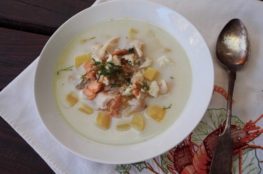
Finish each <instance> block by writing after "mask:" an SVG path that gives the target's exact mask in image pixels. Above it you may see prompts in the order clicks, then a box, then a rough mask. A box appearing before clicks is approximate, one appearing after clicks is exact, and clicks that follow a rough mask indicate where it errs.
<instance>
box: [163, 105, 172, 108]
mask: <svg viewBox="0 0 263 174" xmlns="http://www.w3.org/2000/svg"><path fill="white" fill-rule="evenodd" d="M171 107H172V104H170V105H169V106H164V107H163V109H171Z"/></svg>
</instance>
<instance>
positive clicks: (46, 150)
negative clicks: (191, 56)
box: [0, 0, 263, 174]
mask: <svg viewBox="0 0 263 174" xmlns="http://www.w3.org/2000/svg"><path fill="white" fill-rule="evenodd" d="M104 1H109V0H99V1H97V2H96V3H99V2H104ZM152 1H155V2H158V3H162V4H163V5H166V6H168V7H170V8H173V9H175V10H176V11H177V12H179V13H181V14H182V15H183V16H185V17H186V18H187V19H188V20H190V21H191V22H192V23H193V24H194V25H195V26H196V27H197V29H198V30H199V31H200V32H201V34H202V35H203V37H204V38H205V40H206V42H207V44H208V47H209V49H210V51H211V53H212V56H213V58H214V64H215V74H216V79H215V84H216V85H219V86H221V87H223V88H225V89H226V86H227V74H226V72H225V71H224V70H223V69H222V68H221V66H219V65H218V62H217V61H216V58H215V55H214V48H215V42H216V39H217V36H218V34H219V32H220V31H221V29H222V27H223V26H224V25H225V24H226V23H227V22H228V21H229V20H230V19H232V18H240V19H242V21H243V22H244V23H245V25H246V26H247V29H248V32H249V38H250V44H251V54H250V57H249V62H248V64H247V66H246V67H245V68H244V69H243V70H241V71H240V72H238V74H237V81H236V88H235V94H234V101H235V103H234V108H233V113H234V114H235V115H238V116H239V117H240V118H241V120H243V122H247V120H250V119H252V120H255V119H256V118H258V116H259V115H261V114H263V60H262V59H263V2H260V1H258V0H232V1H229V0H218V1H215V0H198V1H195V0H152ZM37 61H38V59H36V60H35V61H34V62H33V63H32V64H31V65H30V66H29V67H27V68H26V70H24V71H23V72H22V73H21V74H20V75H19V76H18V77H17V78H16V79H14V80H13V81H12V82H11V83H10V84H9V85H8V86H7V87H6V88H5V89H3V90H2V91H1V92H0V115H1V116H2V117H3V119H4V120H6V121H7V122H8V123H9V124H10V125H11V126H12V127H13V128H14V129H15V130H16V131H17V132H18V133H19V134H20V135H21V136H22V137H23V138H24V139H25V141H27V142H28V143H29V144H30V145H31V146H32V147H33V148H34V150H35V151H36V152H37V153H38V154H39V155H40V156H41V157H42V158H43V159H44V160H45V161H46V162H47V164H48V165H49V166H50V167H51V168H52V169H53V170H54V171H55V172H56V173H69V174H71V173H72V174H76V173H77V174H82V173H83V174H84V173H100V174H101V173H125V172H127V171H129V172H130V173H140V172H141V173H148V172H149V171H154V172H157V173H162V172H165V173H166V172H168V170H166V169H167V166H166V168H165V167H164V168H160V167H158V165H157V164H158V162H160V163H161V161H160V160H163V159H160V158H156V161H157V163H156V162H155V161H153V160H149V161H148V162H147V163H143V164H146V166H143V165H141V166H140V165H139V166H136V165H135V166H131V165H121V166H117V167H116V166H115V165H105V164H99V163H95V162H91V161H88V160H85V159H82V158H80V157H78V156H76V155H74V154H72V153H71V152H69V151H68V150H67V149H65V148H64V147H63V146H61V145H60V144H59V143H58V142H57V141H56V140H55V139H54V138H53V137H52V136H51V135H50V134H49V133H48V131H47V129H46V128H45V127H44V125H43V124H42V122H41V121H40V118H39V116H38V114H37V111H36V107H35V104H34V94H33V82H34V73H35V69H36V63H37ZM218 89H221V88H218ZM219 91H220V90H219ZM221 92H222V90H221ZM224 107H225V100H224V99H223V98H222V97H221V96H220V95H218V94H217V93H215V94H214V96H213V99H212V101H211V105H210V108H224ZM212 112H213V113H216V112H217V111H216V110H212V111H211V112H210V111H208V114H211V113H212ZM206 115H207V114H206ZM219 116H220V115H219ZM208 117H209V116H205V118H204V122H205V119H207V118H208ZM211 118H212V117H211ZM262 122H263V120H262V121H261V123H259V125H261V126H263V124H262ZM202 124H203V123H202ZM197 131H198V130H197ZM255 144H257V145H263V139H262V136H261V137H259V138H257V139H256V141H255ZM256 156H257V160H261V161H262V158H263V154H262V152H258V151H257V152H256ZM250 161H253V160H250ZM255 163H256V164H259V163H258V162H257V161H256V162H255ZM148 164H149V165H148ZM147 165H148V166H147ZM161 165H163V164H161ZM259 165H260V164H259ZM147 168H148V169H147ZM261 168H262V166H261ZM144 169H145V170H144ZM249 169H250V168H249ZM246 170H247V169H246ZM251 170H252V169H251ZM169 171H170V172H172V169H170V170H169ZM254 171H255V172H257V173H261V169H260V168H259V167H258V168H257V169H255V170H254ZM234 173H236V172H234Z"/></svg>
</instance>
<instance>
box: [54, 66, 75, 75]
mask: <svg viewBox="0 0 263 174" xmlns="http://www.w3.org/2000/svg"><path fill="white" fill-rule="evenodd" d="M73 67H74V66H73V65H71V66H68V67H66V68H62V69H60V70H58V71H57V75H59V74H60V73H61V72H63V71H72V68H73Z"/></svg>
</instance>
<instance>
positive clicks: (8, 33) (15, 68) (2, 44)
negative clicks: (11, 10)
mask: <svg viewBox="0 0 263 174" xmlns="http://www.w3.org/2000/svg"><path fill="white" fill-rule="evenodd" d="M0 33H1V34H0V69H1V76H0V90H1V89H3V87H5V86H6V85H7V84H8V83H9V82H11V80H12V79H14V78H15V77H16V76H17V75H18V74H19V73H20V72H21V71H22V70H23V69H25V68H26V67H27V66H28V65H29V64H30V63H31V62H32V61H33V60H34V59H35V58H36V57H37V56H38V55H39V53H40V51H41V49H42V47H43V46H44V44H45V43H46V41H47V40H48V38H49V37H48V36H44V35H39V34H32V33H27V32H21V31H16V30H10V29H5V28H0Z"/></svg>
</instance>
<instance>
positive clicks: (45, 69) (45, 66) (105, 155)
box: [35, 0, 214, 164]
mask: <svg viewBox="0 0 263 174" xmlns="http://www.w3.org/2000/svg"><path fill="white" fill-rule="evenodd" d="M126 17H128V18H130V19H135V20H141V21H145V22H146V23H151V24H154V25H156V26H159V27H160V28H162V29H163V30H165V31H167V32H168V33H170V34H171V35H172V36H173V37H175V38H176V40H177V41H178V42H179V43H180V44H181V46H182V47H183V49H184V50H185V52H186V53H187V56H188V59H189V62H190V66H191V70H192V87H191V92H190V95H189V99H188V101H187V103H186V105H185V107H184V108H183V111H182V112H181V115H180V116H179V117H178V119H177V120H176V121H175V122H174V123H173V124H172V126H170V127H169V128H168V129H166V130H165V131H164V132H163V133H161V134H159V135H157V136H155V137H153V138H151V139H149V140H146V141H144V142H140V143H135V144H128V145H110V144H102V143H98V142H94V141H92V140H89V139H88V138H85V137H83V136H81V135H80V134H78V133H77V132H75V131H74V130H73V129H72V128H71V127H70V126H69V125H68V124H67V123H66V121H65V120H64V119H63V118H62V116H61V115H60V112H59V110H58V108H57V104H56V99H55V96H54V92H53V76H54V72H55V67H56V63H57V58H58V57H59V55H60V53H61V51H62V50H63V49H64V47H65V46H66V44H67V42H68V41H69V40H70V39H72V38H74V37H76V36H78V35H79V33H83V31H84V30H86V29H87V28H89V27H90V26H92V25H94V24H96V23H97V22H100V21H105V20H109V19H121V18H126ZM213 82H214V70H213V64H212V59H211V55H210V52H209V50H208V47H207V45H206V43H205V41H204V39H203V38H202V36H201V35H200V33H199V32H198V31H197V29H196V28H195V27H194V26H193V25H192V24H191V23H190V22H189V21H188V20H186V19H185V18H184V17H183V16H181V15H180V14H178V13H177V12H175V11H174V10H171V9H169V8H167V7H164V6H161V5H159V4H156V3H152V2H148V1H144V0H117V1H113V2H107V3H103V4H100V5H97V6H94V7H90V8H88V9H86V10H83V11H82V12H80V13H78V14H77V15H75V16H73V17H72V18H71V19H69V20H68V21H67V22H65V23H64V24H63V25H62V26H61V27H60V28H59V29H58V30H57V31H56V32H55V33H54V34H53V35H52V37H51V38H50V39H49V41H48V42H47V44H46V45H45V47H44V48H43V50H42V52H41V55H40V60H39V63H38V67H37V71H36V76H35V100H36V105H37V108H38V111H39V115H40V117H41V119H42V121H43V123H44V124H45V126H46V127H47V129H48V130H49V131H50V133H51V134H52V135H53V136H54V137H55V138H56V139H57V140H58V141H59V142H60V143H61V144H63V145H64V146H66V147H67V148H68V149H69V150H70V151H72V152H73V153H75V154H78V155H79V156H82V157H83V158H86V159H89V160H92V161H97V162H102V163H110V164H123V163H133V162H138V161H142V160H146V159H149V158H152V157H154V156H157V155H160V154H162V153H164V152H166V151H168V150H169V149H171V148H173V147H174V146H175V145H177V144H179V143H180V142H181V141H182V140H183V139H184V138H186V137H187V136H188V135H189V134H190V133H191V131H192V130H193V129H194V128H195V127H196V126H197V124H198V123H199V121H200V120H201V119H202V117H203V114H204V113H205V111H206V109H207V107H208V104H209V101H210V98H211V96H212V90H213Z"/></svg>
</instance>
